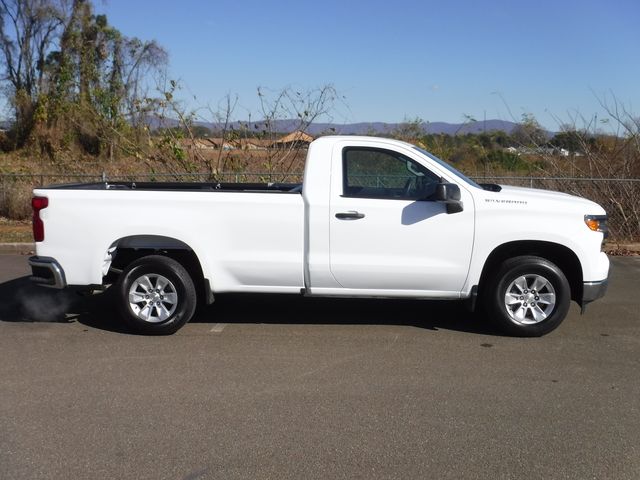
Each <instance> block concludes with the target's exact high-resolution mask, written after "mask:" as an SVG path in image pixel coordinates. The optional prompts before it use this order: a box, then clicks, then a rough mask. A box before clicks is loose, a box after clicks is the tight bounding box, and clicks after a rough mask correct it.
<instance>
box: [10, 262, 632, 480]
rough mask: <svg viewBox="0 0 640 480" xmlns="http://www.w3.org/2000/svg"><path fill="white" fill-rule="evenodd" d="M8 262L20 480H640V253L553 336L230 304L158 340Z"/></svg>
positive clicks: (417, 316)
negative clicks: (36, 283) (40, 283)
mask: <svg viewBox="0 0 640 480" xmlns="http://www.w3.org/2000/svg"><path fill="white" fill-rule="evenodd" d="M26 275H28V268H27V262H26V257H24V256H18V255H0V352H1V356H0V358H1V361H0V478H2V479H5V478H6V479H39V478H42V479H45V478H46V479H58V478H59V479H69V478H74V479H80V478H87V479H97V478H135V479H145V478H148V479H160V478H168V479H190V480H195V479H201V478H202V479H205V478H207V479H208V478H221V479H233V478H273V479H284V478H296V479H311V478H318V479H320V478H322V479H326V478H363V479H365V478H366V479H371V478H398V479H408V478H421V479H422V478H438V479H441V478H451V479H463V478H490V479H511V478H513V479H520V478H527V479H535V478H540V479H553V478H562V479H581V480H582V479H590V478H595V479H634V480H635V479H638V478H640V373H639V371H640V369H639V367H640V314H639V313H638V312H639V311H640V295H638V293H637V291H638V286H640V258H638V257H631V258H613V259H612V276H611V285H610V289H609V292H608V293H607V296H606V297H605V298H604V299H602V300H600V301H598V302H596V303H594V304H592V305H590V306H589V308H588V310H587V313H586V314H585V315H584V316H581V315H580V313H579V309H578V308H577V306H575V305H573V306H572V309H571V312H570V314H569V316H568V318H567V319H566V320H565V322H564V323H563V324H562V325H561V326H560V328H559V329H558V330H556V331H555V332H553V333H551V334H550V335H548V336H546V337H542V338H535V339H519V338H508V337H503V336H500V335H498V334H496V333H495V332H493V331H492V330H491V329H490V328H488V327H486V326H485V325H484V324H483V323H481V322H478V321H477V320H475V319H474V317H473V316H472V315H471V314H469V313H467V312H466V311H465V309H464V308H463V307H462V306H461V305H458V304H457V303H444V302H440V303H438V302H419V301H394V300H345V299H340V300H338V299H304V298H298V297H286V296H285V297H283V296H226V297H223V296H221V297H220V298H218V300H217V301H216V304H214V305H213V306H212V307H210V308H206V309H203V311H202V312H200V314H199V315H198V316H197V318H196V319H195V321H193V322H192V323H190V324H188V325H187V326H186V327H184V328H183V329H182V330H180V331H179V332H178V333H177V334H176V335H173V336H168V337H144V336H139V335H134V334H131V333H130V332H128V331H127V330H126V329H125V328H124V327H123V326H122V325H121V324H120V323H119V322H118V320H117V318H116V315H115V313H114V312H113V310H112V309H111V307H110V303H109V296H108V295H98V296H94V297H90V298H80V297H77V296H75V295H73V294H69V293H67V292H54V291H50V290H46V289H40V288H37V287H33V286H31V285H30V284H29V282H28V279H27V278H26Z"/></svg>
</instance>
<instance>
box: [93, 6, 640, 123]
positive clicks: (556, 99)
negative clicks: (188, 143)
mask: <svg viewBox="0 0 640 480" xmlns="http://www.w3.org/2000/svg"><path fill="white" fill-rule="evenodd" d="M96 9H97V11H98V12H100V13H106V14H107V16H108V18H109V21H110V23H111V24H112V25H114V26H116V27H117V28H119V29H120V30H121V31H122V32H123V33H125V34H126V35H129V36H137V37H139V38H141V39H144V40H150V39H155V40H157V41H158V42H159V43H160V44H161V45H162V46H164V47H165V48H166V49H167V51H168V52H169V56H170V75H171V77H172V78H175V79H179V80H180V81H181V83H182V85H183V87H184V90H183V93H182V94H181V96H182V97H183V98H184V99H185V101H186V102H189V103H190V104H191V105H193V106H196V105H206V104H212V105H214V106H215V105H216V104H217V103H218V102H219V101H220V99H221V98H222V97H224V96H225V94H228V93H231V94H234V95H235V94H237V95H238V96H239V99H240V105H241V107H242V108H240V109H238V113H237V115H236V116H237V117H243V116H244V115H243V111H244V112H246V111H253V112H255V111H256V104H257V96H256V88H257V87H258V86H262V87H267V88H271V89H274V90H277V89H280V88H282V87H286V86H293V87H294V88H299V89H311V88H314V87H318V86H321V85H324V84H333V85H334V86H335V87H336V89H337V90H338V91H339V92H340V93H341V94H342V95H343V96H344V97H345V100H344V104H338V105H337V106H336V111H335V113H334V121H336V122H338V123H351V122H361V121H384V122H399V121H402V120H403V119H405V118H415V117H420V118H422V119H424V120H425V121H447V122H460V121H463V120H464V117H465V115H471V116H473V117H475V118H476V119H478V120H481V119H482V118H483V117H484V116H485V115H486V118H487V119H490V118H499V119H504V120H511V119H512V117H515V118H517V119H519V118H520V116H521V115H522V113H525V112H526V113H532V114H534V115H535V116H536V117H537V119H538V120H539V121H540V122H541V123H542V124H543V125H544V126H546V127H547V128H550V129H555V128H557V126H558V121H557V120H556V119H557V118H559V119H560V121H563V122H564V121H567V120H568V119H569V118H570V117H571V116H573V115H575V114H576V112H578V113H579V114H581V115H583V116H585V117H592V116H593V115H595V114H597V115H598V116H599V118H603V117H604V116H605V115H604V113H603V111H602V108H601V107H600V106H599V105H598V98H604V97H605V96H607V97H608V98H609V100H610V99H611V94H614V95H615V96H616V97H617V99H618V100H619V101H620V102H622V103H623V104H624V105H625V107H626V108H628V109H630V110H632V111H634V112H635V113H636V115H640V87H639V85H640V81H639V78H640V28H639V27H638V25H640V1H638V0H609V1H606V2H605V1H594V0H582V1H577V0H576V1H573V0H566V1H563V0H556V1H547V0H542V1H527V2H523V1H518V0H512V1H505V0H497V1H490V2H480V1H446V0H441V1H440V2H432V1H417V0H414V1H408V0H395V1H388V0H387V1H378V0H370V1H362V0H351V1H350V0H342V1H334V0H324V1H322V2H317V1H315V2H311V1H302V0H298V1H267V0H262V1H253V0H245V1H240V0H236V1H233V0H211V1H204V0H183V1H181V2H176V1H175V0H174V1H168V0H109V1H108V2H97V4H96ZM194 96H195V97H196V99H195V100H194V99H193V97H194ZM507 106H508V108H507ZM510 112H511V113H510Z"/></svg>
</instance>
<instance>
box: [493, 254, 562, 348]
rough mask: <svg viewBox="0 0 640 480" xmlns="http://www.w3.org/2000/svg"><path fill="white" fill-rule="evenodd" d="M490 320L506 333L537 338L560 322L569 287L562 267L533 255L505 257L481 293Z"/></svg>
mask: <svg viewBox="0 0 640 480" xmlns="http://www.w3.org/2000/svg"><path fill="white" fill-rule="evenodd" d="M484 300H485V309H486V310H487V314H488V316H489V318H490V320H491V321H492V322H493V323H494V324H496V325H497V326H498V327H499V328H500V329H501V330H502V331H504V332H505V333H507V334H509V335H515V336H520V337H539V336H541V335H545V334H546V333H549V332H551V331H552V330H554V329H555V328H557V327H558V325H560V323H562V321H563V320H564V319H565V317H566V316H567V313H568V311H569V303H570V301H571V288H570V287H569V282H568V281H567V278H566V277H565V275H564V273H563V272H562V270H560V269H559V268H558V267H557V266H556V265H555V264H553V263H552V262H550V261H548V260H546V259H544V258H540V257H535V256H521V257H514V258H511V259H508V260H506V261H505V262H504V263H503V264H502V265H501V266H500V268H499V269H498V272H497V274H496V275H495V276H494V277H493V279H492V280H491V281H489V283H488V285H487V288H486V289H485V293H484Z"/></svg>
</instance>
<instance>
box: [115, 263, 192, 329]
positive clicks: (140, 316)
mask: <svg viewBox="0 0 640 480" xmlns="http://www.w3.org/2000/svg"><path fill="white" fill-rule="evenodd" d="M115 294H116V303H117V306H118V310H119V311H120V315H121V316H122V319H123V320H124V321H125V322H126V323H127V324H128V325H129V326H130V327H131V328H133V329H134V330H135V331H137V332H140V333H144V334H146V335H170V334H172V333H175V332H176V331H178V330H179V329H180V328H181V327H182V326H183V325H184V324H185V323H187V322H188V321H189V320H191V317H193V314H194V312H195V309H196V303H197V296H196V289H195V286H194V284H193V280H192V279H191V276H190V275H189V273H188V272H187V271H186V270H185V268H184V267H183V266H182V265H181V264H180V263H179V262H177V261H175V260H173V259H172V258H168V257H163V256H160V255H149V256H147V257H142V258H140V259H138V260H136V261H135V262H133V263H131V264H130V265H129V266H128V267H127V268H126V269H125V270H124V272H122V274H121V275H120V278H118V282H117V284H116V289H115ZM130 295H131V297H130ZM135 300H139V302H136V301H135ZM145 317H146V318H145Z"/></svg>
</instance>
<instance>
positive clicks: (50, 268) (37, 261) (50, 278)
mask: <svg viewBox="0 0 640 480" xmlns="http://www.w3.org/2000/svg"><path fill="white" fill-rule="evenodd" d="M29 265H30V266H31V273H32V275H31V281H32V282H34V283H37V284H38V285H42V286H43V287H51V288H65V287H66V286H67V280H66V278H65V276H64V270H63V269H62V267H61V266H60V264H59V263H58V262H57V261H56V259H55V258H51V257H38V256H35V257H30V258H29Z"/></svg>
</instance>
